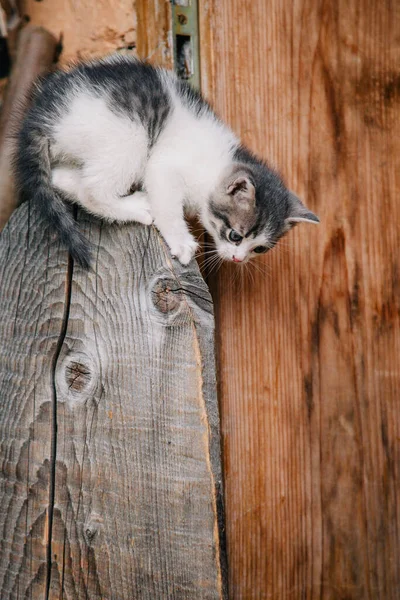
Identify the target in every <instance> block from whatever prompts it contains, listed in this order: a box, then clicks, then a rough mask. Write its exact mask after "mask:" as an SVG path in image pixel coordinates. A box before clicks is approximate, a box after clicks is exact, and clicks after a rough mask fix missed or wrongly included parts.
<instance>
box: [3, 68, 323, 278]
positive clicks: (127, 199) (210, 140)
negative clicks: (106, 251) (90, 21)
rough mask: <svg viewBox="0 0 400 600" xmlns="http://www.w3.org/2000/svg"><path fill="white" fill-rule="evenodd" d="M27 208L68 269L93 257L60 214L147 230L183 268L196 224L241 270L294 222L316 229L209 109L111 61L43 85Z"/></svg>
mask: <svg viewBox="0 0 400 600" xmlns="http://www.w3.org/2000/svg"><path fill="white" fill-rule="evenodd" d="M15 167H16V176H17V183H18V185H19V189H20V192H21V195H22V199H23V200H24V199H27V198H31V199H32V200H33V201H35V202H36V204H37V206H38V207H39V209H40V210H41V212H42V213H43V215H44V216H45V217H46V219H47V220H48V221H49V222H50V223H51V225H52V227H53V228H54V229H55V230H56V231H57V233H58V235H59V237H60V239H61V240H62V242H63V243H64V244H65V245H66V246H67V247H68V249H69V251H70V253H71V255H72V257H73V258H74V259H76V260H77V261H78V262H79V263H80V264H82V265H83V266H84V267H89V265H90V259H91V252H90V246H89V243H88V241H87V240H86V238H85V237H84V236H83V234H82V233H81V231H80V230H79V227H78V224H77V223H76V221H75V220H74V219H73V216H72V214H71V211H70V210H69V207H68V203H69V202H75V203H77V204H79V205H80V206H82V207H83V208H84V209H86V210H87V211H88V212H90V213H92V214H94V215H97V216H99V217H103V218H105V219H107V220H112V221H137V222H139V223H143V224H145V225H150V224H151V223H152V222H154V224H155V225H156V226H157V228H158V229H159V230H160V232H161V234H162V235H163V237H164V238H165V240H166V242H167V244H168V246H169V247H170V250H171V253H172V255H174V256H176V257H177V258H178V259H179V260H180V262H181V263H182V264H184V265H186V264H188V263H189V262H190V260H191V259H192V258H193V256H194V253H195V251H196V249H197V243H196V241H195V240H194V238H193V236H192V235H191V234H190V232H189V230H188V227H187V224H186V222H185V219H184V213H185V212H186V213H190V214H197V215H198V217H199V219H200V221H201V223H202V224H203V225H204V227H205V229H206V230H207V231H208V232H209V234H210V235H211V236H212V238H213V239H214V241H215V245H216V249H217V252H218V254H219V255H220V256H221V257H222V258H224V259H226V260H233V261H235V262H244V261H246V260H248V259H249V258H251V257H252V256H254V255H255V254H258V253H262V252H265V251H267V250H268V249H269V248H271V247H272V246H274V244H275V243H276V242H277V241H278V240H279V238H280V237H281V236H282V235H283V234H284V233H286V232H287V231H288V230H289V229H290V228H291V227H292V226H293V225H294V224H295V223H297V222H299V221H309V222H318V218H317V217H316V216H315V215H314V214H313V213H312V212H311V211H309V210H308V209H306V208H305V207H304V206H303V204H302V203H301V202H300V200H299V199H298V198H297V197H296V196H295V195H294V194H292V193H291V192H289V191H288V190H287V189H286V187H285V186H284V184H283V182H282V180H281V178H280V177H279V176H278V175H277V173H275V172H274V171H273V170H271V169H270V168H269V167H268V166H267V165H266V163H265V162H263V161H262V160H259V159H258V158H256V157H255V156H254V155H253V154H252V153H251V152H249V151H248V150H247V149H246V148H245V147H243V146H242V145H241V144H240V141H239V140H238V139H237V138H236V136H235V135H234V134H233V133H232V131H231V130H230V129H229V128H228V127H227V126H226V125H225V124H224V123H222V122H221V121H220V119H219V118H218V117H217V116H216V115H215V114H214V112H213V111H212V109H211V108H210V106H209V104H208V103H207V102H206V101H205V100H204V99H203V97H202V96H201V95H200V94H199V93H198V92H197V91H195V90H193V89H192V88H191V87H190V86H189V85H188V84H187V83H186V82H184V81H182V80H179V79H178V78H177V77H176V76H175V75H174V74H173V73H172V72H169V71H166V70H164V69H161V68H155V67H153V66H150V65H148V64H144V63H142V62H140V61H138V60H135V59H131V58H127V57H122V56H117V57H113V58H112V59H105V60H100V61H94V62H91V63H89V64H81V65H79V66H77V67H75V68H73V69H72V70H70V71H67V72H62V71H59V72H55V73H52V74H50V75H48V76H47V77H46V78H44V79H43V80H41V81H40V82H39V83H38V85H37V86H36V88H35V90H34V92H33V98H32V103H31V105H30V108H29V110H28V112H27V114H26V117H25V119H24V121H23V124H22V128H21V131H20V134H19V139H18V149H17V152H16V156H15Z"/></svg>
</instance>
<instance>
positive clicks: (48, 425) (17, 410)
mask: <svg viewBox="0 0 400 600" xmlns="http://www.w3.org/2000/svg"><path fill="white" fill-rule="evenodd" d="M50 246H52V252H49V247H50ZM0 257H1V260H0V307H1V309H0V310H1V319H0V440H1V443H0V464H1V471H0V531H1V536H0V597H1V598H4V599H8V598H25V597H26V598H44V597H45V591H46V584H47V559H48V556H47V551H48V534H49V518H50V513H49V500H50V496H49V495H50V485H51V479H52V426H53V402H54V390H53V381H54V368H53V367H54V365H53V361H54V358H55V356H56V353H57V348H58V345H59V341H60V336H61V334H62V330H63V325H64V301H65V296H66V273H67V254H66V252H64V251H62V250H61V249H59V248H58V245H57V244H56V245H54V244H53V245H52V243H51V234H50V231H49V230H48V229H45V228H43V227H38V218H37V215H36V213H35V211H34V210H33V209H31V207H30V206H29V205H26V206H25V207H24V208H23V210H20V211H19V215H18V218H15V216H13V217H11V219H10V221H9V222H8V224H7V225H6V227H5V229H4V230H3V232H2V234H1V238H0Z"/></svg>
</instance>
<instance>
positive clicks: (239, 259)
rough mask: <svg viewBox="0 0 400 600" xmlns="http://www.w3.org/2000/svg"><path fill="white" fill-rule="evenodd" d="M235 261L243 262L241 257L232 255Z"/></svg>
mask: <svg viewBox="0 0 400 600" xmlns="http://www.w3.org/2000/svg"><path fill="white" fill-rule="evenodd" d="M232 260H233V262H242V259H241V258H236V256H232Z"/></svg>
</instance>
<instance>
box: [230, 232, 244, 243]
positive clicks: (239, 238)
mask: <svg viewBox="0 0 400 600" xmlns="http://www.w3.org/2000/svg"><path fill="white" fill-rule="evenodd" d="M228 238H229V240H230V241H231V242H235V243H237V242H241V241H242V239H243V236H242V235H240V233H238V232H237V231H235V230H234V229H231V231H230V232H229V235H228Z"/></svg>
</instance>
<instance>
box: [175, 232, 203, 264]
mask: <svg viewBox="0 0 400 600" xmlns="http://www.w3.org/2000/svg"><path fill="white" fill-rule="evenodd" d="M198 247H199V245H198V243H197V242H196V241H195V240H194V239H193V238H188V239H187V240H185V241H184V242H180V243H177V244H175V243H174V244H171V245H170V250H171V254H172V256H173V257H174V258H177V259H178V260H179V262H180V263H181V264H182V265H188V264H189V263H190V261H191V260H192V258H193V257H194V255H195V254H196V250H197V248H198Z"/></svg>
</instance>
